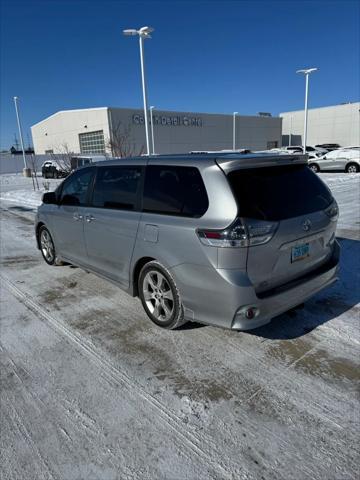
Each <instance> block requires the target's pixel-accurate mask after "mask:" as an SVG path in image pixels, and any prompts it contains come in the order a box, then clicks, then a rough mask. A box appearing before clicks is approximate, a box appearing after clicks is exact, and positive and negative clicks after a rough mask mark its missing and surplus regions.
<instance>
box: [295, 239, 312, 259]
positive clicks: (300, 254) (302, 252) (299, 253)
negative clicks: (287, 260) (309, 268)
mask: <svg viewBox="0 0 360 480" xmlns="http://www.w3.org/2000/svg"><path fill="white" fill-rule="evenodd" d="M309 255H310V248H309V244H308V243H304V245H298V246H296V247H292V249H291V262H292V263H293V262H298V261H299V260H304V258H306V257H308V256H309Z"/></svg>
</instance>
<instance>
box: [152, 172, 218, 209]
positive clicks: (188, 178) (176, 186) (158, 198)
mask: <svg viewBox="0 0 360 480" xmlns="http://www.w3.org/2000/svg"><path fill="white" fill-rule="evenodd" d="M208 206H209V202H208V197H207V194H206V190H205V186H204V183H203V180H202V178H201V175H200V172H199V170H198V169H197V168H195V167H175V166H166V165H153V166H148V167H147V168H146V175H145V186H144V200H143V211H144V212H152V213H162V214H167V215H180V216H184V217H195V218H198V217H201V216H202V215H204V213H205V212H206V210H207V208H208Z"/></svg>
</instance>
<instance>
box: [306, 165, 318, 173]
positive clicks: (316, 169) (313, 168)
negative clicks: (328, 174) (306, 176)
mask: <svg viewBox="0 0 360 480" xmlns="http://www.w3.org/2000/svg"><path fill="white" fill-rule="evenodd" d="M309 168H310V170H312V171H313V172H315V173H318V172H320V168H319V165H317V164H316V163H310V165H309Z"/></svg>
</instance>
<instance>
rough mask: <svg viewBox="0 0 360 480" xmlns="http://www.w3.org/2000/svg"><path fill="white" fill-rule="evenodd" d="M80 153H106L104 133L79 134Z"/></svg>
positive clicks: (98, 131)
mask: <svg viewBox="0 0 360 480" xmlns="http://www.w3.org/2000/svg"><path fill="white" fill-rule="evenodd" d="M79 143H80V153H83V154H89V153H100V154H104V153H105V140H104V131H103V130H97V131H96V132H89V133H79Z"/></svg>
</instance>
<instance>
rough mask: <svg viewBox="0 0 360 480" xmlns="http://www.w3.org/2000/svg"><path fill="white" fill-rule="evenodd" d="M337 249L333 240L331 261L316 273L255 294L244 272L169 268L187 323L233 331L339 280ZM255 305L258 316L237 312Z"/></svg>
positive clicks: (273, 314)
mask: <svg viewBox="0 0 360 480" xmlns="http://www.w3.org/2000/svg"><path fill="white" fill-rule="evenodd" d="M339 257H340V246H339V244H338V243H337V241H336V240H335V244H334V249H333V253H332V256H331V258H330V259H329V260H328V261H327V262H326V263H325V264H323V265H321V267H319V268H317V269H316V270H315V271H312V272H310V273H308V274H307V275H304V276H303V277H300V278H298V279H296V280H295V281H292V282H289V283H287V284H286V285H281V286H280V287H277V288H276V289H273V290H270V291H267V292H265V293H262V294H261V295H260V294H259V295H257V294H256V292H255V289H254V286H253V285H252V283H251V282H250V280H249V277H248V275H247V274H246V272H245V271H240V270H235V269H226V270H225V269H224V270H220V269H218V270H216V269H214V268H207V267H201V266H197V265H189V264H187V265H186V264H182V265H179V266H176V267H173V268H172V269H171V271H172V273H173V274H174V277H175V281H176V283H177V285H178V288H179V290H180V293H181V296H182V300H183V304H184V306H185V317H186V318H187V319H188V320H190V321H197V322H200V323H204V324H210V325H216V326H220V327H224V328H232V329H234V330H251V329H254V328H257V327H260V326H263V325H266V324H267V323H269V322H270V321H271V320H272V318H274V317H276V316H277V315H280V314H281V313H284V312H286V311H288V310H290V309H292V308H294V307H295V306H297V305H299V304H300V303H303V302H305V301H306V300H308V299H309V298H310V297H312V296H313V295H315V294H316V293H318V292H319V291H321V290H323V289H324V288H327V287H329V286H331V285H332V284H333V283H335V282H336V281H337V280H338V268H339ZM248 306H249V307H250V306H255V307H256V308H257V309H258V311H259V313H258V315H257V316H256V317H255V318H253V319H247V318H246V317H245V315H244V314H243V313H239V311H240V310H242V311H243V310H244V308H245V307H248Z"/></svg>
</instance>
